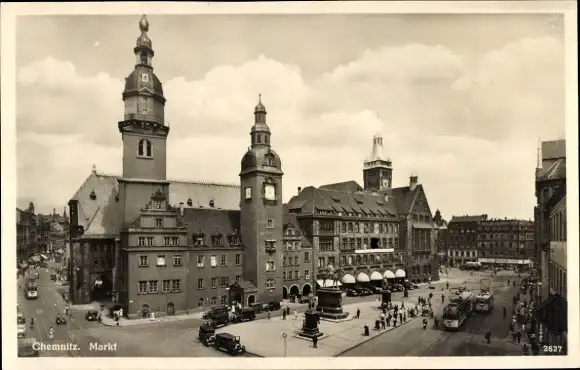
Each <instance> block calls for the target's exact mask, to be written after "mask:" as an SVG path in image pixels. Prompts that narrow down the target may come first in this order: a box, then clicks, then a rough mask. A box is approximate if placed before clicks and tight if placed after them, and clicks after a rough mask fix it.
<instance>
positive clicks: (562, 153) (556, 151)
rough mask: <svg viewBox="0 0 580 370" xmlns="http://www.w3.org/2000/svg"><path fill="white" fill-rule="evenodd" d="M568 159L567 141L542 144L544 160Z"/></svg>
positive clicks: (544, 142)
mask: <svg viewBox="0 0 580 370" xmlns="http://www.w3.org/2000/svg"><path fill="white" fill-rule="evenodd" d="M556 158H566V140H564V139H563V140H552V141H543V142H542V160H546V159H556Z"/></svg>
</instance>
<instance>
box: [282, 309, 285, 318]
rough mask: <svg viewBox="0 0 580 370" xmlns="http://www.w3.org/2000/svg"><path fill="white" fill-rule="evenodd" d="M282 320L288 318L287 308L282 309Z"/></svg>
mask: <svg viewBox="0 0 580 370" xmlns="http://www.w3.org/2000/svg"><path fill="white" fill-rule="evenodd" d="M282 320H286V310H283V311H282Z"/></svg>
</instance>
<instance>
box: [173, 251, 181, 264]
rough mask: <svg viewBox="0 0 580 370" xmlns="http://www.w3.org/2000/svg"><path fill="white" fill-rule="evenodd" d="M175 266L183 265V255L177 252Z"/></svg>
mask: <svg viewBox="0 0 580 370" xmlns="http://www.w3.org/2000/svg"><path fill="white" fill-rule="evenodd" d="M173 266H181V255H180V254H175V255H174V256H173Z"/></svg>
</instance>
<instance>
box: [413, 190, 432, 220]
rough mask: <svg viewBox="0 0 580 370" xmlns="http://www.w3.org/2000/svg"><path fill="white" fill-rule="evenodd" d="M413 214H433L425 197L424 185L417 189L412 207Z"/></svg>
mask: <svg viewBox="0 0 580 370" xmlns="http://www.w3.org/2000/svg"><path fill="white" fill-rule="evenodd" d="M411 212H413V213H428V214H431V208H429V202H428V201H427V196H426V195H425V190H424V189H423V186H422V185H419V186H418V187H417V191H416V192H415V199H413V202H412V205H411Z"/></svg>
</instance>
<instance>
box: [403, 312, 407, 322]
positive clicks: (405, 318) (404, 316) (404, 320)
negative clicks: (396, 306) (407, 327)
mask: <svg viewBox="0 0 580 370" xmlns="http://www.w3.org/2000/svg"><path fill="white" fill-rule="evenodd" d="M403 322H407V314H406V313H404V314H403Z"/></svg>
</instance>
